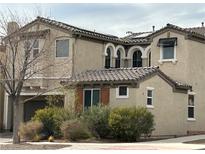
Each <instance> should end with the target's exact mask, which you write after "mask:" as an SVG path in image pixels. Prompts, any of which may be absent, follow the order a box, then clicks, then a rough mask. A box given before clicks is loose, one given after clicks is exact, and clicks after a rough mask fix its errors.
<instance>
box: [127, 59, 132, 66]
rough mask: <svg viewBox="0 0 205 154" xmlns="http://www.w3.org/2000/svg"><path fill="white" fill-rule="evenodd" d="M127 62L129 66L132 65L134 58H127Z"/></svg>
mask: <svg viewBox="0 0 205 154" xmlns="http://www.w3.org/2000/svg"><path fill="white" fill-rule="evenodd" d="M126 63H127V64H126V65H127V67H132V59H127V60H126Z"/></svg>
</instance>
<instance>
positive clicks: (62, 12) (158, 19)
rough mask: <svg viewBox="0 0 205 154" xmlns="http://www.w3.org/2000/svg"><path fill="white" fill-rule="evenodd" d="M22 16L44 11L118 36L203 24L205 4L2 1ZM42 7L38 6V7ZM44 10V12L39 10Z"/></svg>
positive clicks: (2, 7)
mask: <svg viewBox="0 0 205 154" xmlns="http://www.w3.org/2000/svg"><path fill="white" fill-rule="evenodd" d="M8 8H9V9H10V10H15V11H16V12H18V14H19V15H25V14H26V15H28V16H32V17H34V16H35V15H38V14H39V13H38V12H41V13H40V14H41V15H43V16H46V17H49V18H51V19H55V20H59V21H62V22H66V23H68V24H72V25H74V26H78V27H81V28H85V29H89V30H95V31H97V32H101V33H108V34H112V35H117V36H124V35H126V32H127V31H133V32H139V31H150V30H152V26H153V25H155V27H156V29H159V28H162V27H163V26H165V25H166V24H167V23H172V24H176V25H178V26H182V27H193V26H194V27H195V26H201V22H202V21H205V3H204V4H174V3H173V4H167V3H166V4H151V3H149V4H143V3H140V4H137V3H136V4H122V3H121V4H117V3H115V4H105V3H104V4H82V3H81V4H69V3H67V4H0V11H7V10H8ZM37 8H38V9H37ZM39 10H40V11H39Z"/></svg>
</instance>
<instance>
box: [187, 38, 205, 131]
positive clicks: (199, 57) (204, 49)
mask: <svg viewBox="0 0 205 154" xmlns="http://www.w3.org/2000/svg"><path fill="white" fill-rule="evenodd" d="M188 44H189V46H188V48H187V49H188V50H187V52H188V55H189V57H188V63H187V65H188V67H189V70H188V73H187V81H188V83H189V84H191V85H192V86H193V91H194V92H195V93H196V95H195V117H196V122H195V123H194V122H193V123H189V124H188V127H189V128H190V129H192V130H204V128H205V122H204V121H205V112H204V111H205V82H204V81H205V73H204V72H205V44H203V43H199V42H196V41H192V40H188Z"/></svg>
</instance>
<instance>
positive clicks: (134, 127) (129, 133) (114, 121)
mask: <svg viewBox="0 0 205 154" xmlns="http://www.w3.org/2000/svg"><path fill="white" fill-rule="evenodd" d="M109 126H110V128H111V129H112V134H113V136H114V137H115V138H116V139H119V140H122V141H137V140H138V139H139V138H140V137H141V135H142V134H145V135H148V134H150V133H151V132H152V131H153V130H154V116H153V115H152V113H151V112H149V111H148V110H147V109H146V108H144V107H137V108H116V109H114V110H112V111H111V113H110V116H109Z"/></svg>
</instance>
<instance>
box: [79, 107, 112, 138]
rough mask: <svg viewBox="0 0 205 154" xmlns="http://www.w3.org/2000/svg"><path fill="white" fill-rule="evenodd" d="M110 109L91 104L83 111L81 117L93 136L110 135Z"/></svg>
mask: <svg viewBox="0 0 205 154" xmlns="http://www.w3.org/2000/svg"><path fill="white" fill-rule="evenodd" d="M109 114H110V109H109V108H108V107H106V106H93V107H92V109H88V110H87V111H85V112H84V113H83V114H82V116H81V118H82V119H83V121H85V122H86V123H87V125H88V127H89V129H90V130H91V132H92V134H93V135H94V136H95V137H100V138H106V137H107V136H109V135H110V132H111V130H110V127H109V124H108V118H109Z"/></svg>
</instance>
